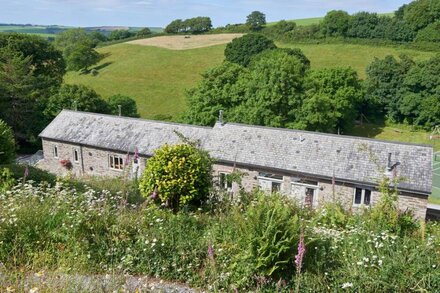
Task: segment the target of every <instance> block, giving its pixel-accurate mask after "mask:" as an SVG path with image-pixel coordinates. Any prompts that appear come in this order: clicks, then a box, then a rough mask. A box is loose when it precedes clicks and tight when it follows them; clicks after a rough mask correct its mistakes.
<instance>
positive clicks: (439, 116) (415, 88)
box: [400, 54, 440, 129]
mask: <svg viewBox="0 0 440 293" xmlns="http://www.w3.org/2000/svg"><path fill="white" fill-rule="evenodd" d="M401 97H402V98H401V105H400V110H401V113H402V114H403V115H404V119H405V120H406V121H407V122H409V123H411V124H415V125H420V126H423V127H424V128H426V129H431V128H432V127H434V126H435V125H439V124H440V54H438V55H436V56H435V57H433V58H431V59H430V60H427V61H424V62H420V63H417V64H416V65H414V66H413V67H411V69H410V70H409V71H408V73H407V75H406V76H405V79H404V81H403V88H402V90H401Z"/></svg>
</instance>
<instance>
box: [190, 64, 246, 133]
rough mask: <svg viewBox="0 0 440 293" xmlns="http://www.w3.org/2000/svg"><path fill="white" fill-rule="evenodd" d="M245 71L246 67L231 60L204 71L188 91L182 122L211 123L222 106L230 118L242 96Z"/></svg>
mask: <svg viewBox="0 0 440 293" xmlns="http://www.w3.org/2000/svg"><path fill="white" fill-rule="evenodd" d="M246 74H248V73H247V70H246V69H245V68H244V67H242V66H240V65H238V64H235V63H229V62H225V63H223V64H221V65H220V66H218V67H214V68H212V69H210V70H208V71H207V72H205V73H204V74H203V75H202V77H203V79H202V81H201V82H200V83H199V85H198V86H197V87H196V88H193V89H191V90H189V91H188V92H187V94H186V95H187V101H188V102H187V103H188V109H187V111H185V112H184V114H183V117H182V122H186V123H193V124H199V125H211V126H212V125H214V124H215V122H216V119H217V117H218V114H219V111H220V110H224V111H225V118H226V119H230V116H231V114H232V109H234V108H236V107H237V106H238V105H239V104H240V103H241V100H242V98H240V95H239V90H240V88H241V87H240V84H238V81H239V78H240V77H241V76H242V75H246Z"/></svg>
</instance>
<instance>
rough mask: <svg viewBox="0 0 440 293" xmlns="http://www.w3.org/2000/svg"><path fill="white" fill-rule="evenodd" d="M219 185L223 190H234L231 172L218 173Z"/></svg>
mask: <svg viewBox="0 0 440 293" xmlns="http://www.w3.org/2000/svg"><path fill="white" fill-rule="evenodd" d="M218 179H219V186H220V189H223V190H232V178H231V174H230V173H227V172H219V173H218Z"/></svg>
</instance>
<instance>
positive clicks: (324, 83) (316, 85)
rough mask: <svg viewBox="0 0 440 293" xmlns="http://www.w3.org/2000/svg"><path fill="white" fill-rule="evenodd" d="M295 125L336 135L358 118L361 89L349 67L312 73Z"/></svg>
mask: <svg viewBox="0 0 440 293" xmlns="http://www.w3.org/2000/svg"><path fill="white" fill-rule="evenodd" d="M306 87H307V91H306V98H305V100H304V104H303V106H302V109H301V118H300V119H297V125H298V126H300V127H302V128H305V129H308V130H314V131H323V132H335V131H337V129H338V128H341V129H344V128H348V127H349V126H351V125H352V124H353V122H354V120H355V118H356V116H357V115H358V112H357V106H358V104H359V103H360V102H361V100H362V87H361V84H360V81H359V79H358V76H357V73H356V71H354V70H353V69H351V68H326V69H321V70H316V71H312V72H311V73H310V74H309V76H308V77H307V81H306Z"/></svg>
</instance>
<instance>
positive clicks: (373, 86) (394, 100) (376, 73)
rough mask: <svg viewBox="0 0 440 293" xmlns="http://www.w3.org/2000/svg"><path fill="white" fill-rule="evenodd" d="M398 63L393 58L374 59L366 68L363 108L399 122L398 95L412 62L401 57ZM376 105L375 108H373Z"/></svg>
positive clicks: (399, 100) (399, 98) (405, 57)
mask: <svg viewBox="0 0 440 293" xmlns="http://www.w3.org/2000/svg"><path fill="white" fill-rule="evenodd" d="M400 59H401V60H400V61H399V60H397V59H396V58H394V57H393V56H386V57H385V58H384V59H377V58H376V59H375V60H374V61H373V62H372V63H371V64H370V65H369V66H368V67H367V70H366V71H367V80H366V84H365V87H366V101H367V104H366V105H364V107H367V109H368V108H369V109H370V110H371V111H374V109H375V108H376V106H378V109H379V110H380V111H382V112H384V113H386V114H387V116H388V118H389V119H391V120H392V121H399V120H401V114H400V104H401V96H400V94H399V92H400V90H401V87H402V84H403V80H404V79H405V76H406V74H407V73H408V71H409V70H410V68H411V67H412V66H413V65H414V61H412V60H411V59H409V58H408V57H407V56H404V55H403V56H401V57H400ZM375 105H376V106H375Z"/></svg>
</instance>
